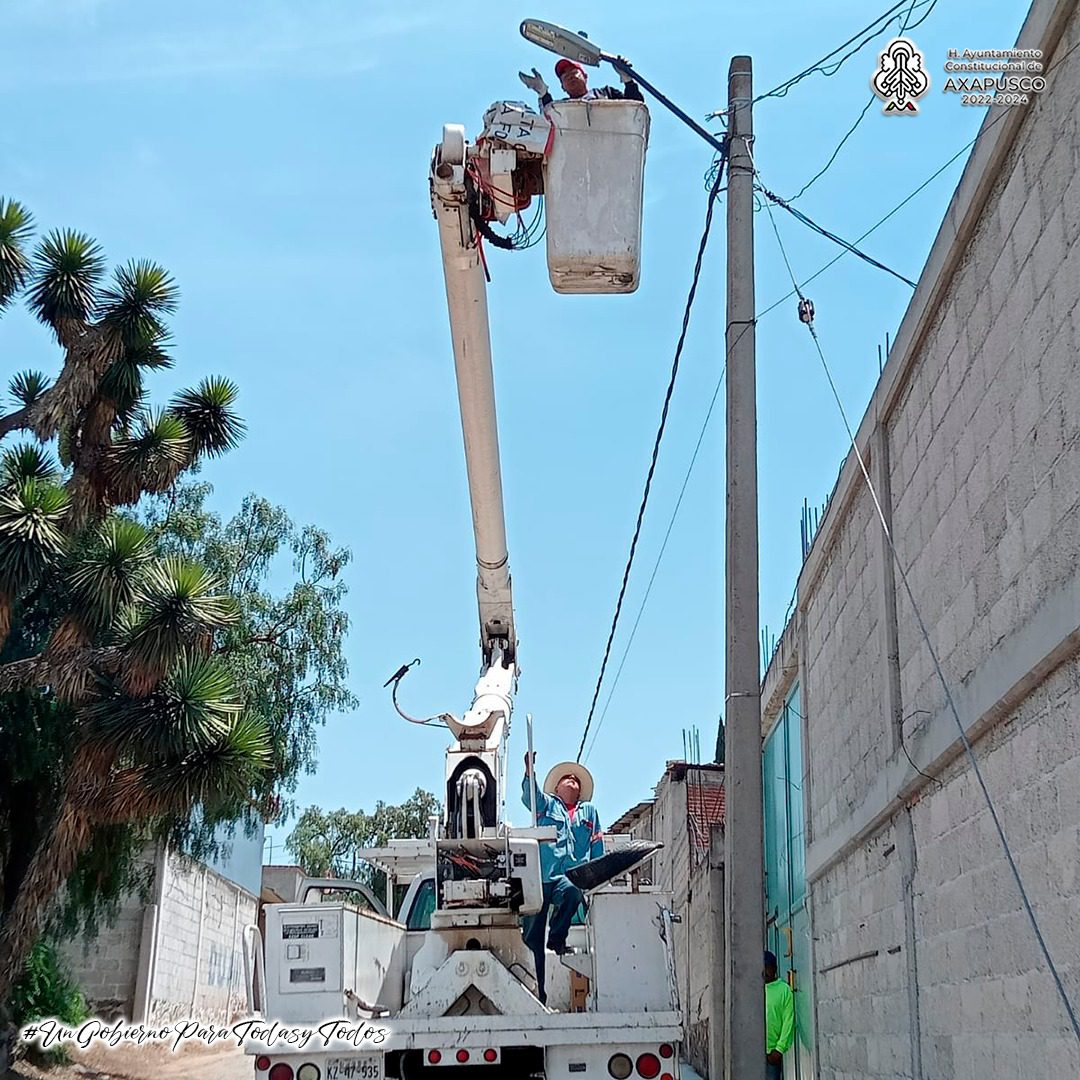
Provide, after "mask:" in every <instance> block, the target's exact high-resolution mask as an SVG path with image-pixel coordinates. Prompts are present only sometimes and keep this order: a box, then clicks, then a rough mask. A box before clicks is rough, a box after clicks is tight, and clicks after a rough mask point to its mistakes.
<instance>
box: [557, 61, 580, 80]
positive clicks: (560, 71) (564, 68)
mask: <svg viewBox="0 0 1080 1080" xmlns="http://www.w3.org/2000/svg"><path fill="white" fill-rule="evenodd" d="M571 68H577V70H578V71H580V72H581V74H582V75H584V74H585V69H584V68H583V67H582V66H581V65H580V64H579V63H577V61H575V60H567V59H566V58H565V57H563V59H562V60H560V61H559V62H558V63H557V64H556V65H555V78H556V79H561V78H562V77H563V76H564V75H565V74H566V73H567V72H568V71H569V70H570V69H571Z"/></svg>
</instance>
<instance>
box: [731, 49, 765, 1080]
mask: <svg viewBox="0 0 1080 1080" xmlns="http://www.w3.org/2000/svg"><path fill="white" fill-rule="evenodd" d="M752 71H753V65H752V63H751V60H750V57H749V56H736V57H735V58H734V59H733V60H732V61H731V67H730V68H729V69H728V182H727V187H728V191H727V196H728V197H727V243H728V266H727V567H726V570H727V575H726V582H725V613H726V620H727V634H726V637H727V650H726V662H725V683H726V685H725V691H724V702H725V706H724V716H725V719H726V722H727V728H726V747H725V750H726V760H725V767H724V772H725V787H726V789H727V803H726V810H725V828H724V835H725V852H724V914H725V920H726V921H725V935H724V936H725V949H724V956H725V965H724V966H725V972H724V1049H725V1053H724V1061H725V1067H724V1075H725V1077H726V1080H762V1078H763V1077H764V1075H765V990H764V986H763V984H762V981H761V952H762V949H763V948H764V945H765V926H764V908H765V902H764V894H763V882H764V876H765V875H764V869H763V866H764V843H763V837H762V816H763V814H762V790H761V675H760V666H759V658H758V509H757V401H756V394H757V380H756V377H755V372H754V354H755V336H754V173H753V164H752V160H751V157H750V147H749V145H748V144H749V143H750V142H751V140H752V137H753V131H754V127H753V114H752V105H751V100H752V98H753V75H752Z"/></svg>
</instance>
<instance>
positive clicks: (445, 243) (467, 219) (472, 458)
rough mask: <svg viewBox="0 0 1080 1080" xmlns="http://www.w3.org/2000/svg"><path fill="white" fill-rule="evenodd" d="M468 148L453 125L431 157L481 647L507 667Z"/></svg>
mask: <svg viewBox="0 0 1080 1080" xmlns="http://www.w3.org/2000/svg"><path fill="white" fill-rule="evenodd" d="M465 154H466V143H465V129H464V127H462V126H461V125H458V124H447V125H446V126H445V127H444V128H443V139H442V142H441V143H440V144H439V145H438V146H437V147H436V148H435V155H434V158H433V160H432V168H431V204H432V209H433V210H434V212H435V219H436V221H437V222H438V224H439V242H440V245H441V247H442V259H443V271H444V273H445V277H446V300H447V305H448V307H449V309H450V332H451V335H452V337H453V342H454V366H455V369H456V372H457V388H458V402H459V405H460V408H461V429H462V434H463V435H464V438H465V461H466V466H467V469H468V477H469V498H470V501H471V503H472V518H473V532H474V534H475V538H476V595H477V600H478V603H479V609H480V647H481V649H482V651H483V655H484V663H485V665H486V666H490V665H492V664H493V663H494V662H495V660H496V657H497V654H498V653H501V659H502V662H503V664H504V665H505V664H509V663H513V662H514V658H515V653H516V651H517V641H516V638H515V634H514V610H513V603H512V599H511V591H510V565H509V558H508V554H507V550H506V522H505V518H504V514H503V497H502V475H501V471H500V468H499V432H498V427H497V424H496V418H495V386H494V382H493V379H492V371H491V334H490V331H489V329H488V310H487V287H486V282H485V275H484V266H483V262H482V260H481V255H480V246H479V242H478V241H479V237H478V236H477V233H476V229H475V226H474V225H473V221H472V219H471V216H470V213H469V193H468V189H467V187H466V182H465Z"/></svg>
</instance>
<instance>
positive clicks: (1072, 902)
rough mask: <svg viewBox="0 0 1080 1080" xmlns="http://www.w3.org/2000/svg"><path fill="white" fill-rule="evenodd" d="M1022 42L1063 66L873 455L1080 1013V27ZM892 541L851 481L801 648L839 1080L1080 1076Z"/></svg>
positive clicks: (928, 314)
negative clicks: (898, 571) (890, 558)
mask: <svg viewBox="0 0 1080 1080" xmlns="http://www.w3.org/2000/svg"><path fill="white" fill-rule="evenodd" d="M1025 35H1026V37H1025ZM1020 44H1021V47H1042V48H1044V49H1046V50H1052V52H1049V55H1048V56H1047V57H1045V59H1046V60H1047V61H1048V63H1049V64H1050V65H1053V64H1055V63H1056V62H1057V61H1059V60H1060V61H1061V63H1060V66H1059V67H1057V68H1055V69H1053V70H1051V71H1050V72H1049V73H1048V76H1047V90H1046V91H1045V93H1043V94H1042V95H1041V96H1040V97H1038V98H1037V99H1036V100H1035V101H1034V103H1033V104H1032V105H1031V106H1029V107H1028V108H1027V109H1026V110H1025V112H1024V113H1023V114H1019V113H1016V114H1013V118H1011V123H1013V124H1015V128H1012V127H1009V122H1008V121H1003V122H1002V123H1001V124H1000V125H999V128H1000V131H999V132H998V135H999V136H1000V138H1001V142H1000V144H999V143H995V142H994V141H993V139H992V138H991V137H990V136H989V135H988V136H986V137H985V138H984V139H983V140H980V145H978V146H977V148H976V156H975V159H974V161H973V165H972V166H971V167H969V170H968V171H967V172H966V173H965V177H964V179H963V181H962V182H961V185H960V187H959V188H958V191H957V195H956V196H955V197H954V201H953V205H952V206H951V207H950V211H949V214H948V216H947V218H946V221H945V223H944V224H943V226H942V232H941V235H940V236H939V239H938V242H937V243H936V244H935V247H934V252H933V253H932V254H931V257H930V260H929V262H928V268H927V271H926V273H925V274H924V280H923V281H922V282H921V283H920V288H919V290H918V292H917V293H916V297H915V298H914V300H913V302H912V308H911V310H909V313H908V316H906V317H905V320H904V324H903V326H902V327H901V330H900V332H899V333H898V335H897V347H896V349H894V355H893V356H891V357H890V362H889V365H888V366H887V367H886V369H885V375H884V377H883V380H882V385H880V386H879V387H878V390H877V392H876V393H875V400H874V402H873V403H872V404H871V407H870V409H869V410H868V412H867V416H866V418H865V419H864V421H863V424H862V426H861V428H860V443H864V444H865V447H866V449H867V452H868V456H872V454H871V452H870V451H871V448H876V449H877V453H878V454H879V460H878V461H877V462H876V467H877V468H879V469H884V470H886V472H887V476H888V481H889V485H888V486H889V488H890V489H891V499H890V500H888V501H887V506H886V509H887V511H888V512H889V514H890V516H891V521H892V535H893V537H894V540H895V543H896V546H897V549H898V552H899V556H900V562H901V565H902V567H903V569H904V572H905V573H906V575H907V578H908V581H909V583H910V585H911V588H912V590H913V592H914V595H915V598H916V602H917V604H918V608H919V612H920V614H921V616H922V618H923V620H924V621H925V623H926V625H927V628H928V631H929V634H930V638H931V641H932V643H933V645H934V648H935V651H936V653H937V655H938V656H939V658H940V660H941V663H942V667H943V669H944V672H945V675H946V678H947V680H948V681H949V685H950V689H951V692H952V694H953V696H954V698H955V700H956V702H957V706H958V710H959V712H960V714H961V718H962V720H963V722H964V723H965V725H966V726H967V729H968V735H969V737H970V738H971V739H972V740H973V742H974V745H975V751H976V754H977V756H978V758H979V760H980V762H981V763H982V764H983V766H984V769H985V777H986V782H987V786H988V787H989V789H990V791H991V793H992V795H993V797H994V799H995V802H996V805H997V806H998V808H999V812H1000V814H1001V818H1002V820H1003V822H1004V828H1005V831H1006V834H1007V836H1008V837H1009V840H1010V843H1011V844H1012V846H1013V849H1014V851H1015V852H1016V855H1017V859H1018V862H1019V865H1020V868H1021V872H1022V873H1023V874H1024V876H1025V878H1026V880H1027V881H1028V882H1029V885H1030V891H1031V895H1032V902H1033V904H1034V905H1035V910H1036V912H1037V913H1038V915H1039V917H1040V920H1041V921H1042V924H1043V927H1044V932H1045V934H1046V936H1047V939H1048V942H1049V944H1050V948H1051V949H1052V951H1053V952H1054V953H1055V957H1056V959H1057V961H1058V963H1059V966H1060V968H1061V971H1062V976H1063V978H1064V980H1065V983H1066V987H1067V989H1068V990H1069V993H1070V995H1071V997H1072V999H1073V1001H1074V1002H1080V869H1078V867H1080V794H1078V792H1080V660H1078V658H1077V656H1078V652H1080V378H1078V376H1080V120H1078V118H1080V14H1078V9H1077V4H1076V3H1075V2H1072V3H1069V2H1064V0H1060V2H1059V0H1036V2H1035V3H1034V4H1033V7H1032V10H1031V13H1030V14H1029V18H1028V21H1027V23H1026V24H1025V29H1024V31H1023V32H1022V37H1021V43H1020ZM1074 48H1076V51H1075V52H1070V50H1072V49H1074ZM1005 131H1008V132H1009V134H1008V136H1007V137H1006V136H1005V135H1001V132H1005ZM980 170H982V171H981V172H980ZM871 466H872V468H874V467H875V463H874V462H871ZM878 528H879V526H878V525H877V523H876V522H875V520H874V518H873V516H872V508H871V507H870V505H869V499H868V496H867V495H866V494H865V491H864V483H863V481H862V479H861V477H860V476H859V475H858V474H857V471H856V470H855V468H854V467H853V466H852V463H851V462H849V463H848V465H847V466H845V470H844V472H843V473H842V475H841V481H840V483H839V485H838V489H837V492H836V494H835V496H834V498H833V501H832V505H831V507H830V511H829V514H828V516H827V518H826V521H825V522H824V523H823V525H822V528H821V530H820V532H819V534H818V536H817V538H816V539H815V544H814V549H815V550H812V551H811V553H810V556H809V557H808V559H807V565H806V567H805V568H804V571H803V576H802V579H801V580H800V588H799V605H798V613H797V616H796V621H797V624H798V625H797V627H796V631H797V632H796V633H794V634H793V640H795V641H797V642H798V651H799V653H800V655H799V657H798V666H799V677H800V680H801V685H802V689H803V694H804V697H803V701H804V710H805V712H806V714H807V721H806V725H807V726H806V746H805V748H804V749H805V757H806V760H807V761H808V762H809V770H810V775H809V776H808V777H807V783H806V784H805V790H806V791H807V793H808V794H807V796H806V806H805V808H806V813H807V824H808V831H809V833H810V835H811V837H812V841H811V843H810V846H809V848H808V851H807V872H808V877H809V881H810V901H811V912H812V920H813V926H812V932H813V936H814V942H815V945H814V992H815V1002H816V1014H817V1015H816V1020H817V1025H816V1027H817V1070H818V1076H819V1077H821V1078H822V1080H841V1078H844V1080H846V1078H848V1077H852V1078H854V1077H859V1078H860V1080H862V1078H866V1077H874V1078H880V1080H886V1078H887V1080H894V1078H898V1077H914V1078H918V1080H936V1078H938V1077H949V1078H956V1080H967V1078H972V1080H974V1078H976V1077H978V1078H980V1080H983V1078H985V1080H997V1078H1000V1080H1015V1078H1021V1080H1022V1078H1026V1077H1036V1076H1040V1077H1041V1076H1056V1075H1062V1076H1064V1075H1068V1076H1074V1075H1080V1054H1078V1051H1077V1047H1076V1043H1075V1039H1074V1038H1073V1037H1072V1034H1071V1031H1070V1029H1069V1027H1068V1024H1067V1020H1066V1017H1065V1014H1064V1012H1063V1010H1062V1007H1061V1004H1060V1001H1059V1000H1058V998H1057V996H1056V994H1055V992H1054V988H1053V985H1052V982H1051V979H1050V976H1049V974H1048V972H1047V970H1046V965H1045V962H1044V961H1043V959H1042V958H1041V956H1040V955H1039V953H1038V951H1037V948H1036V944H1035V940H1034V936H1033V934H1032V930H1031V927H1030V925H1029V923H1028V922H1027V920H1026V918H1025V916H1024V913H1023V911H1022V909H1021V906H1020V899H1019V896H1018V894H1017V892H1016V888H1015V884H1014V883H1013V882H1012V880H1011V878H1010V875H1009V872H1008V868H1007V864H1006V861H1005V859H1004V857H1003V854H1002V849H1001V844H1000V841H999V839H998V837H997V835H996V833H995V831H994V828H993V824H992V822H991V820H990V816H989V814H988V812H987V810H986V807H985V803H984V801H983V798H982V795H981V792H980V790H979V788H978V785H977V783H976V779H975V777H974V775H973V773H972V771H971V768H970V765H969V763H968V762H967V761H966V759H965V758H964V757H963V756H958V753H959V751H960V744H959V741H958V738H957V736H958V732H957V728H956V723H955V720H954V718H953V717H952V715H951V713H950V711H949V710H948V708H947V703H946V700H945V697H944V694H943V692H942V690H941V687H940V684H939V682H938V680H937V678H936V675H935V672H934V667H933V663H932V660H931V657H930V655H929V652H928V650H927V649H926V647H925V645H924V643H923V641H922V637H921V633H920V631H919V627H918V624H917V620H916V618H915V615H914V612H913V610H912V608H911V605H910V604H909V602H908V599H907V596H906V593H905V590H904V588H903V585H902V582H901V581H900V578H899V575H897V577H896V580H895V582H893V581H891V580H890V575H889V574H888V573H887V572H886V571H887V567H886V566H885V565H884V564H883V563H882V561H881V558H880V555H881V544H880V540H879V538H878V536H877V529H878ZM892 601H894V602H895V642H896V647H895V652H896V656H895V657H890V656H889V655H888V652H889V649H890V645H889V633H890V632H891V629H890V624H891V619H892V615H891V614H890V604H891V602H892ZM883 620H884V621H883ZM773 696H774V697H775V695H773ZM766 700H769V701H771V699H766ZM774 705H775V702H774V703H773V705H770V706H769V707H773V706H774ZM891 715H895V716H896V717H899V718H900V723H899V725H895V726H894V725H893V724H892V723H891V722H890V716H891ZM763 723H764V725H765V727H766V728H767V727H768V726H769V723H770V720H769V717H768V716H765V717H763Z"/></svg>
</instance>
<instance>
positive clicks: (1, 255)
mask: <svg viewBox="0 0 1080 1080" xmlns="http://www.w3.org/2000/svg"><path fill="white" fill-rule="evenodd" d="M33 231H34V219H33V218H32V217H31V216H30V211H29V210H27V209H26V208H25V207H24V206H23V205H22V204H21V203H17V202H15V201H14V199H4V198H2V197H0V311H2V310H3V309H4V308H5V307H7V305H8V304H10V303H11V301H12V299H13V298H14V297H15V295H16V294H17V293H18V292H19V290H20V289H22V287H23V286H24V285H25V284H26V279H27V277H28V276H29V274H30V260H29V259H28V258H27V257H26V248H27V246H28V245H29V243H30V237H31V235H32V234H33Z"/></svg>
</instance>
